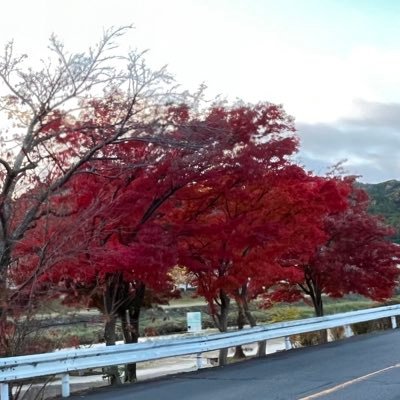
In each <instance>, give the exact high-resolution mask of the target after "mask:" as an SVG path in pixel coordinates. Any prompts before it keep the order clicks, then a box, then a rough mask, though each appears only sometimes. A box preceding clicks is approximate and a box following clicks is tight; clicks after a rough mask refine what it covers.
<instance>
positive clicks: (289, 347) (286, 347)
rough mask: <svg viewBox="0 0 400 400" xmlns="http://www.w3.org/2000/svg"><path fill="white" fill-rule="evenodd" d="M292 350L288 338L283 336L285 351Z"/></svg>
mask: <svg viewBox="0 0 400 400" xmlns="http://www.w3.org/2000/svg"><path fill="white" fill-rule="evenodd" d="M291 349H292V342H291V341H290V337H289V336H285V350H291Z"/></svg>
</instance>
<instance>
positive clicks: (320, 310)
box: [311, 289, 328, 344]
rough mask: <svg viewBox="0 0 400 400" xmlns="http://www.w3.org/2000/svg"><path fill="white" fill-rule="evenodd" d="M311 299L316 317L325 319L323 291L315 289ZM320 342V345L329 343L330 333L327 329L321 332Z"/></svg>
mask: <svg viewBox="0 0 400 400" xmlns="http://www.w3.org/2000/svg"><path fill="white" fill-rule="evenodd" d="M311 298H312V301H313V305H314V310H315V316H316V317H323V316H324V304H323V302H322V294H321V291H320V290H318V289H315V290H314V293H313V296H311ZM319 342H320V344H323V343H327V342H328V331H327V330H326V329H322V330H320V331H319Z"/></svg>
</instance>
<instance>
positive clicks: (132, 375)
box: [123, 283, 146, 382]
mask: <svg viewBox="0 0 400 400" xmlns="http://www.w3.org/2000/svg"><path fill="white" fill-rule="evenodd" d="M145 291H146V286H145V285H144V284H143V283H140V284H139V286H138V288H137V289H136V293H135V297H134V299H133V301H132V303H131V305H130V307H129V309H128V316H127V317H128V318H127V325H128V326H127V327H126V328H125V329H124V328H123V332H125V331H126V332H127V333H128V331H129V335H127V336H125V333H124V338H125V343H137V342H138V339H139V336H140V331H139V321H140V311H141V309H142V306H143V300H144V295H145ZM125 317H126V312H125ZM124 380H125V382H136V380H137V374H136V363H131V364H126V365H125V379H124Z"/></svg>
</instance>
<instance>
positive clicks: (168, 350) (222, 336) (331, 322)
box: [0, 305, 400, 400]
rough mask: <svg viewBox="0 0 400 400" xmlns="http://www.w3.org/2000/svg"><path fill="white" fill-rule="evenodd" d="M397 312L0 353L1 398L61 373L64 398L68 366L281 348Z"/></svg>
mask: <svg viewBox="0 0 400 400" xmlns="http://www.w3.org/2000/svg"><path fill="white" fill-rule="evenodd" d="M396 315H400V305H395V306H387V307H379V308H370V309H366V310H360V311H353V312H347V313H341V314H335V315H328V316H325V317H316V318H308V319H303V320H296V321H289V322H283V323H275V324H270V325H262V326H257V327H254V328H248V329H243V330H240V331H234V332H227V333H219V334H209V335H199V336H195V337H190V338H185V339H174V340H157V341H154V342H150V343H149V342H146V343H135V344H122V345H116V346H109V347H104V348H93V349H74V350H62V351H57V352H54V353H43V354H34V355H28V356H18V357H7V358H0V399H1V400H9V382H12V381H16V380H23V379H29V378H36V377H41V376H46V375H54V374H62V396H63V397H68V396H69V394H70V387H69V372H72V371H79V370H83V369H86V368H97V367H106V366H111V365H121V364H127V363H136V362H142V361H151V360H157V359H161V358H167V357H175V356H182V355H188V354H197V355H200V354H201V353H204V352H207V351H212V350H219V349H223V348H229V347H234V346H238V345H244V344H249V343H254V342H260V341H263V340H268V339H276V338H280V337H285V338H286V339H287V340H286V349H290V345H289V343H290V342H289V340H288V338H289V336H291V335H297V334H301V333H307V332H313V331H318V330H323V329H329V328H335V327H338V326H348V325H351V324H354V323H358V322H365V321H371V320H375V319H380V318H386V317H391V321H392V328H393V329H394V328H396V327H397V324H396V318H395V316H396ZM198 366H199V365H198Z"/></svg>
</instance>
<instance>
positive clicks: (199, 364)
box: [196, 353, 202, 369]
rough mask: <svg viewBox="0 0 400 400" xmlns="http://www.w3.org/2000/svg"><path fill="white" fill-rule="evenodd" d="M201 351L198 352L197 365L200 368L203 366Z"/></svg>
mask: <svg viewBox="0 0 400 400" xmlns="http://www.w3.org/2000/svg"><path fill="white" fill-rule="evenodd" d="M201 364H202V363H201V353H197V354H196V367H197V369H200V368H201V367H202V365H201Z"/></svg>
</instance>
